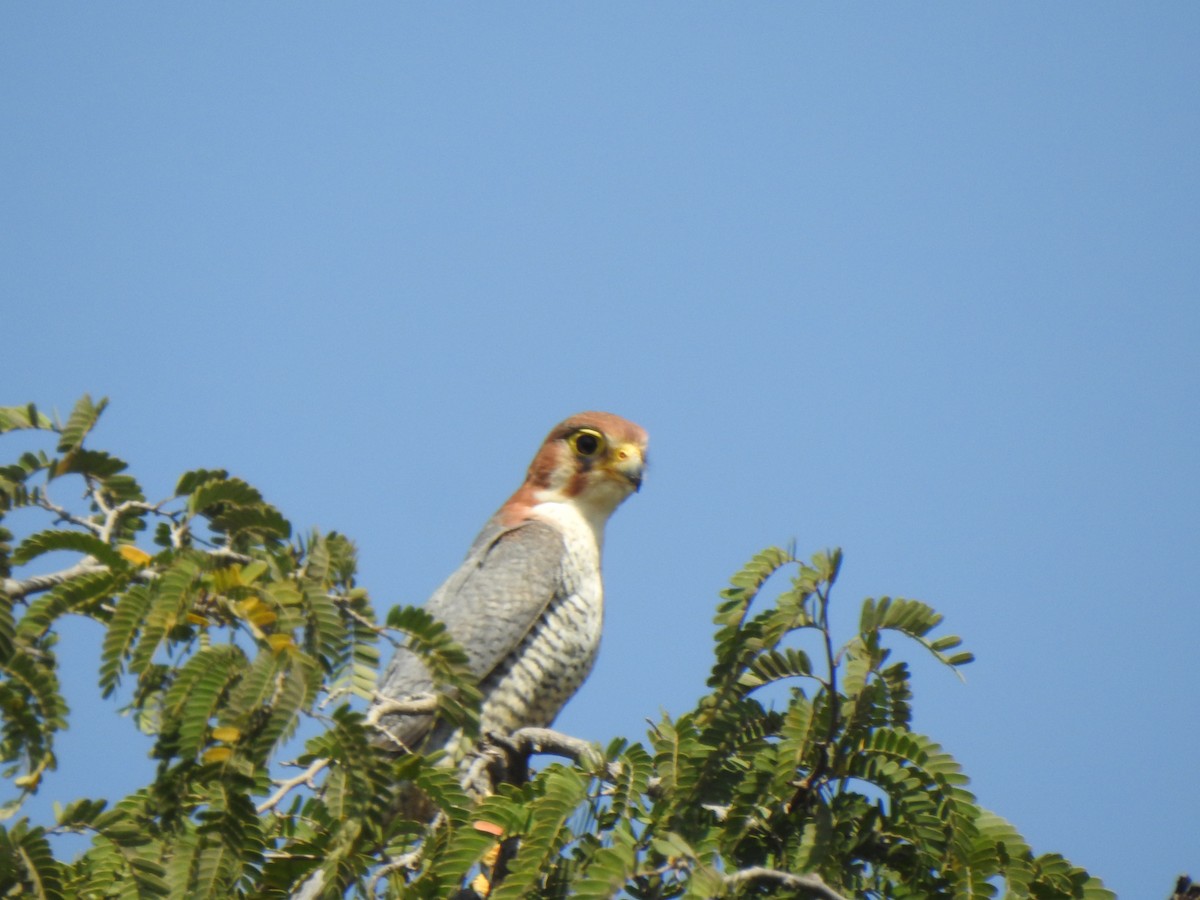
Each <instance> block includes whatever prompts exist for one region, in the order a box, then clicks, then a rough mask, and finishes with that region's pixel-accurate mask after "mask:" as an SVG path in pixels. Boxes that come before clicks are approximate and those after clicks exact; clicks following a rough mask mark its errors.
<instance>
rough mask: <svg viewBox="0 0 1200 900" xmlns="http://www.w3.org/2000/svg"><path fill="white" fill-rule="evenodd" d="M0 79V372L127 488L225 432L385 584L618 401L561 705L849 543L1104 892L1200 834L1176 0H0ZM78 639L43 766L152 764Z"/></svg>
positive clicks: (209, 456) (586, 703)
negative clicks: (600, 559)
mask: <svg viewBox="0 0 1200 900" xmlns="http://www.w3.org/2000/svg"><path fill="white" fill-rule="evenodd" d="M0 121H2V122H3V127H2V129H0V131H2V135H3V136H2V137H0V172H2V173H3V174H2V175H0V302H2V304H3V306H2V309H3V329H4V341H3V350H2V351H0V395H2V396H0V403H23V402H26V401H30V400H34V401H37V402H38V403H39V404H40V405H41V406H42V407H44V408H47V409H49V408H52V407H57V408H58V409H60V410H61V411H63V412H64V413H65V412H66V411H67V410H68V409H69V408H70V406H71V404H72V402H73V401H74V400H75V399H76V398H77V397H78V396H79V395H80V394H82V393H83V392H85V391H88V392H91V393H92V394H93V395H107V396H109V397H110V398H111V401H112V407H111V409H110V411H109V412H108V413H107V414H106V416H105V421H104V422H103V424H102V427H101V429H100V431H99V433H98V434H97V436H96V445H97V446H100V447H103V448H105V449H109V450H111V451H113V452H115V453H117V454H118V455H121V456H123V457H124V458H126V459H127V460H129V461H130V462H131V464H132V466H133V470H134V472H135V474H137V475H138V476H139V477H140V478H141V479H142V481H143V483H144V484H145V485H146V487H147V489H148V491H149V492H150V493H151V494H152V495H165V494H166V493H168V492H169V491H170V489H171V487H172V486H173V484H174V481H175V478H176V476H177V475H178V473H180V472H182V471H184V470H186V469H188V468H192V467H196V466H223V467H226V468H229V469H230V470H232V471H233V472H235V473H237V474H239V475H241V476H242V477H244V478H246V479H248V480H249V481H251V482H252V483H254V484H256V485H257V486H259V487H260V488H261V489H262V490H264V492H265V493H266V494H267V496H268V498H269V499H271V500H272V501H273V502H275V503H276V504H277V505H279V506H280V507H281V508H282V509H283V510H284V511H285V513H286V514H288V515H289V517H290V518H291V519H292V520H293V522H294V523H296V524H297V525H298V526H299V527H301V528H307V527H309V526H319V527H321V528H324V529H337V530H340V531H342V532H345V533H348V534H349V535H351V536H352V537H354V538H355V539H356V541H357V542H358V544H359V547H360V551H361V576H362V577H361V580H362V583H363V584H365V585H366V586H367V587H368V588H369V589H370V590H371V592H372V595H373V597H374V599H375V602H376V604H377V606H379V607H380V608H386V607H387V606H389V605H391V604H393V603H412V602H420V601H421V600H423V599H424V597H425V596H427V595H428V593H429V592H430V591H431V590H432V589H433V588H434V587H435V586H436V585H437V584H438V583H439V582H440V580H441V579H442V578H443V577H444V576H445V575H446V574H447V573H449V572H450V571H451V570H452V569H453V568H454V567H455V566H456V565H457V563H458V561H459V560H460V559H461V556H462V554H463V553H464V552H465V549H466V547H467V545H468V544H469V542H470V540H471V538H472V537H473V535H474V533H475V530H476V529H477V528H478V527H479V526H480V525H481V524H482V522H483V521H484V520H485V519H486V518H487V516H488V515H489V514H490V513H491V512H492V511H493V509H494V508H495V507H496V506H497V505H498V504H499V503H500V502H501V501H503V500H504V498H505V497H506V496H507V495H508V494H509V493H510V492H511V491H512V489H513V488H515V487H516V485H517V484H518V483H519V481H520V479H521V477H522V474H523V471H524V467H525V465H526V464H527V462H528V460H529V457H530V456H531V455H532V453H533V451H534V450H535V449H536V447H537V445H538V444H539V442H540V441H541V438H542V436H543V435H544V433H545V432H546V431H547V430H548V429H549V428H550V426H551V425H553V424H554V423H555V422H556V421H558V420H559V419H561V418H563V417H565V416H566V415H568V414H570V413H573V412H576V411H579V410H582V409H588V408H601V409H608V410H611V411H614V412H617V413H620V414H622V415H625V416H627V417H629V418H632V419H634V420H635V421H638V422H639V423H641V424H642V425H644V426H645V427H646V428H647V430H648V431H649V432H650V434H651V447H652V470H651V473H650V477H649V479H648V482H647V484H646V487H645V489H644V490H643V492H642V493H641V494H640V495H639V496H637V497H635V498H634V499H633V500H631V501H630V502H629V503H628V504H627V505H626V506H625V507H623V508H622V509H621V510H620V512H619V513H618V514H617V516H616V517H615V519H614V520H613V522H612V523H611V525H610V529H609V538H608V544H607V546H606V559H605V567H606V579H607V591H608V602H609V606H608V619H607V626H606V634H605V640H604V647H603V650H602V654H601V659H600V662H599V665H598V667H597V669H596V671H595V672H594V674H593V676H592V678H591V680H590V681H589V682H588V684H587V685H586V686H585V688H584V689H583V691H582V692H581V693H580V694H579V696H578V697H577V698H576V699H575V700H574V701H573V702H572V704H571V705H570V706H569V707H568V709H567V710H566V712H565V713H564V714H563V716H562V717H561V718H560V720H559V725H560V726H561V727H562V728H563V729H564V730H566V731H570V732H572V733H575V734H579V735H581V736H584V737H588V738H592V739H595V740H606V739H608V738H609V737H612V736H614V735H617V734H625V735H630V736H637V735H640V734H641V733H642V732H643V731H644V720H645V719H646V718H647V717H655V716H656V715H657V714H658V711H659V710H660V709H666V710H668V711H670V712H672V713H679V712H682V711H684V710H685V709H687V708H688V707H689V705H690V704H691V703H692V701H694V700H695V698H696V697H697V696H698V695H699V694H700V693H701V692H702V688H703V681H704V677H705V675H706V672H707V669H708V665H709V641H710V637H711V633H712V625H711V621H710V620H711V614H712V610H713V607H714V604H715V601H716V593H717V591H718V590H719V589H720V588H721V587H722V585H723V584H724V582H725V580H726V579H727V577H728V576H729V575H730V574H731V573H732V572H733V571H735V570H736V569H737V568H738V567H739V566H740V565H741V564H742V563H743V562H744V561H745V559H747V558H748V557H749V556H750V555H752V554H753V553H754V552H755V551H757V550H759V549H761V548H762V547H764V546H766V545H769V544H774V543H784V542H787V541H789V540H792V539H795V540H796V542H797V545H798V547H799V548H800V549H801V551H802V552H805V553H807V552H809V551H815V550H818V549H821V548H823V547H826V546H841V547H843V548H844V550H845V553H846V563H845V567H844V570H843V578H842V582H841V589H840V593H839V594H838V595H836V599H835V602H837V603H838V604H840V609H841V614H842V622H844V623H845V624H846V625H847V626H848V625H849V624H850V623H851V622H852V621H853V616H854V615H855V614H856V611H857V607H858V603H859V601H860V600H861V599H862V597H864V596H878V595H882V594H894V595H901V596H914V597H920V598H922V599H924V600H926V601H928V602H930V603H932V604H933V605H934V606H935V607H937V608H938V609H939V610H940V611H942V612H943V613H944V614H945V616H946V620H947V625H946V628H947V630H948V631H950V632H953V633H957V634H960V635H962V636H963V637H964V639H965V642H966V646H967V647H968V648H969V649H971V650H973V651H974V652H975V653H976V654H977V656H978V662H977V663H976V664H974V665H973V666H971V667H969V669H968V671H967V682H966V684H965V685H964V684H961V683H959V682H958V681H957V680H956V679H955V678H954V677H953V676H951V675H950V674H948V673H946V672H945V671H940V670H938V669H937V668H936V667H934V666H932V665H926V664H919V665H917V667H916V677H917V684H916V713H917V723H916V724H917V727H918V728H919V729H921V730H922V731H924V732H926V733H928V734H930V735H932V736H933V737H934V738H936V739H937V740H940V741H941V742H943V743H944V744H945V746H946V748H947V749H948V750H949V751H950V752H951V753H953V754H954V755H955V756H956V757H957V758H958V759H959V760H960V761H961V762H962V764H963V765H964V767H965V768H966V771H967V772H968V773H969V774H970V775H971V777H972V779H973V787H974V789H975V791H976V792H977V794H978V795H979V797H980V800H981V802H983V803H984V804H985V805H987V806H989V807H991V808H993V809H994V810H996V811H997V812H998V813H1000V814H1001V815H1003V816H1005V817H1006V818H1008V819H1010V820H1011V821H1013V822H1014V823H1015V824H1016V825H1017V826H1018V828H1019V829H1021V830H1022V832H1023V833H1024V834H1025V835H1026V837H1027V838H1028V839H1029V840H1030V841H1031V842H1032V843H1033V845H1034V846H1035V849H1037V850H1039V851H1042V850H1056V851H1060V852H1063V853H1065V854H1066V855H1067V856H1068V857H1070V858H1071V859H1072V860H1073V861H1075V862H1077V863H1078V864H1081V865H1084V866H1086V867H1088V868H1089V869H1091V870H1092V871H1093V872H1094V873H1095V874H1098V875H1100V876H1101V877H1102V878H1104V879H1105V880H1106V882H1107V883H1108V885H1109V886H1110V887H1112V888H1113V889H1115V890H1117V891H1118V893H1120V894H1121V895H1122V896H1126V897H1138V896H1158V895H1161V894H1165V893H1166V891H1167V889H1168V888H1169V887H1170V883H1171V881H1172V879H1173V878H1174V876H1175V875H1176V874H1178V873H1180V872H1183V871H1190V872H1192V873H1193V874H1200V834H1198V833H1197V830H1196V825H1195V809H1196V803H1197V794H1196V792H1195V785H1196V784H1197V783H1198V782H1200V778H1198V775H1200V773H1198V772H1197V765H1198V764H1197V759H1196V753H1195V747H1196V746H1197V745H1198V744H1200V690H1198V689H1197V683H1196V682H1197V674H1196V664H1195V660H1196V635H1197V633H1200V604H1198V603H1197V584H1198V583H1200V579H1198V578H1197V574H1198V569H1200V565H1198V560H1200V553H1198V552H1197V549H1198V548H1197V543H1198V542H1197V538H1198V537H1200V529H1198V528H1197V510H1198V509H1200V488H1198V486H1197V484H1198V478H1197V475H1198V472H1197V461H1198V460H1200V429H1198V427H1197V408H1198V403H1197V401H1198V400H1200V359H1198V352H1197V347H1198V342H1200V291H1198V289H1200V253H1198V252H1197V247H1200V187H1198V163H1200V158H1198V157H1197V147H1198V146H1200V8H1198V7H1196V6H1195V5H1193V4H1186V3H1159V4H1152V5H1131V4H1117V3H1088V4H1083V3H1059V4H1034V3H1006V4H998V3H989V4H950V3H930V4H923V5H919V6H913V5H905V6H895V5H882V4H879V5H860V6H853V7H845V6H836V7H835V6H833V5H829V6H818V5H811V4H805V5H801V4H778V3H763V4H755V5H736V6H735V5H727V4H711V3H694V4H644V5H643V4H629V3H608V4H603V5H600V4H594V5H582V4H540V3H527V4H520V5H514V4H492V5H483V4H456V5H452V6H443V5H434V4H404V5H401V4H394V5H382V4H368V3H364V4H354V5H336V6H335V5H315V4H305V3H298V4H288V5H283V4H273V3H261V4H253V5H241V4H206V5H203V6H192V7H187V8H182V7H179V6H173V5H161V4H148V3H126V4H121V5H119V6H107V5H103V6H102V5H82V6H67V5H62V4H57V5H55V4H50V5H47V4H38V5H34V4H6V5H5V6H4V7H3V9H2V10H0ZM8 455H9V454H8V453H6V454H5V456H6V457H7V456H8ZM90 639H91V638H89V634H88V629H87V627H86V626H80V625H72V626H69V627H68V629H67V635H66V638H65V642H66V643H65V646H66V647H67V648H70V647H76V648H78V649H77V650H76V652H74V653H67V652H65V651H64V656H69V657H70V659H69V662H68V691H69V698H70V701H71V703H72V706H73V708H74V709H75V711H76V714H77V716H78V721H76V722H75V723H74V725H73V729H72V731H71V732H69V733H68V735H67V737H66V739H65V740H64V744H63V747H62V754H61V760H62V771H61V772H60V773H59V775H58V776H56V777H55V778H54V780H52V781H51V782H50V783H49V784H48V785H47V788H46V790H45V791H44V795H45V796H43V797H41V798H39V803H40V804H43V806H37V807H36V809H43V808H44V804H46V803H48V802H49V801H50V800H51V799H62V800H66V799H71V798H73V797H76V796H80V795H84V794H86V795H95V794H98V793H105V791H104V790H103V788H101V789H99V790H98V789H97V785H98V783H99V784H101V785H104V784H111V785H114V786H119V785H124V784H126V783H127V782H130V783H137V782H136V778H137V777H139V773H140V772H141V771H143V768H142V767H143V766H144V763H143V762H142V760H141V752H142V751H141V746H142V744H140V743H138V742H137V740H136V737H135V735H133V733H132V728H131V726H130V725H129V723H127V722H126V721H124V720H118V719H115V717H113V716H112V714H111V708H110V707H108V706H107V704H104V703H101V702H99V701H98V699H97V696H98V695H97V693H96V689H95V681H96V667H97V660H96V659H95V658H94V657H93V656H92V655H91V654H92V653H93V649H92V648H91V647H90V646H89V643H88V642H89V640H90ZM899 649H900V650H901V651H902V652H904V653H905V654H907V655H908V656H909V657H910V658H911V659H913V660H914V661H917V660H919V656H918V654H917V652H916V648H911V649H909V648H903V647H901V648H899ZM131 748H132V749H131ZM131 780H132V781H131Z"/></svg>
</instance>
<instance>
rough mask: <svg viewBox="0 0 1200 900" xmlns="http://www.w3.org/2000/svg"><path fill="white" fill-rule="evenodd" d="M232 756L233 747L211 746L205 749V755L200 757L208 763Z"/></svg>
mask: <svg viewBox="0 0 1200 900" xmlns="http://www.w3.org/2000/svg"><path fill="white" fill-rule="evenodd" d="M231 756H233V749H232V748H231V747H209V748H208V749H207V750H205V751H204V755H203V756H201V757H200V760H201V762H206V763H216V762H225V760H227V759H229V757H231Z"/></svg>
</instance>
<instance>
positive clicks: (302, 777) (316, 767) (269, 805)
mask: <svg viewBox="0 0 1200 900" xmlns="http://www.w3.org/2000/svg"><path fill="white" fill-rule="evenodd" d="M327 765H329V760H328V759H326V758H322V759H315V760H313V762H312V765H310V766H309V767H308V768H307V769H305V770H304V771H303V772H301V773H300V774H299V775H297V776H296V777H295V778H287V779H284V780H283V781H276V782H275V784H277V785H279V790H277V791H276V792H275V793H273V794H272V795H271V796H270V797H268V798H267V799H266V800H264V801H263V802H262V803H260V804H258V808H257V809H258V814H259V815H260V816H261V815H262V814H263V813H265V812H266V811H267V810H269V809H274V808H275V807H276V806H278V805H279V803H280V802H281V801H282V800H283V798H284V797H286V796H287V795H288V794H289V793H290V792H291V791H293V790H295V789H296V788H298V787H300V786H301V785H305V786H306V787H309V788H314V789H315V788H316V785H314V784H313V779H314V778H315V777H316V776H317V773H318V772H320V771H321V770H322V769H324V768H325V767H326V766H327Z"/></svg>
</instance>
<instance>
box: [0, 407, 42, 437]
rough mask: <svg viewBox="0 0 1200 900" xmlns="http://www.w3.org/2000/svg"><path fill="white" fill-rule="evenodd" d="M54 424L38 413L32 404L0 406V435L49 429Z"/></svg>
mask: <svg viewBox="0 0 1200 900" xmlns="http://www.w3.org/2000/svg"><path fill="white" fill-rule="evenodd" d="M53 427H54V423H53V422H51V421H50V419H48V418H47V417H46V416H44V415H42V414H41V413H40V412H38V410H37V407H36V406H34V405H33V404H32V403H30V404H28V405H27V406H0V434H3V433H4V432H6V431H17V430H19V429H23V428H41V429H47V430H48V429H51V428H53Z"/></svg>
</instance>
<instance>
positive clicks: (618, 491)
mask: <svg viewBox="0 0 1200 900" xmlns="http://www.w3.org/2000/svg"><path fill="white" fill-rule="evenodd" d="M646 441H647V438H646V432H645V430H644V429H642V428H641V426H639V425H635V424H634V423H633V422H630V421H628V420H627V419H622V418H621V417H620V416H614V415H613V414H612V413H604V412H585V413H579V414H578V415H575V416H571V418H569V419H566V420H565V421H563V422H560V423H559V424H558V425H556V426H555V427H554V428H553V429H552V430H551V431H550V434H548V435H547V436H546V440H545V441H543V442H542V446H541V448H540V449H539V450H538V452H537V455H536V456H534V458H533V462H532V463H530V464H529V472H528V474H527V476H526V478H525V483H524V484H523V485H522V486H521V489H520V490H518V491H517V493H516V494H514V495H513V498H512V500H510V501H509V503H508V504H506V507H513V512H514V513H517V511H518V509H520V508H521V507H523V508H524V510H525V511H527V510H528V509H529V508H531V507H533V506H536V505H537V504H539V503H570V504H572V505H575V506H577V507H579V508H580V510H581V512H583V513H584V514H585V515H586V516H587V518H588V519H589V520H593V521H598V522H599V523H603V521H604V520H606V519H607V518H608V517H609V516H610V515H611V514H612V512H613V510H615V509H616V508H617V507H618V506H619V505H620V504H621V501H623V500H624V499H625V498H626V497H628V496H629V495H630V494H632V493H633V492H634V491H636V490H638V489H639V488H640V487H641V486H642V473H643V472H644V470H645V467H646Z"/></svg>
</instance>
